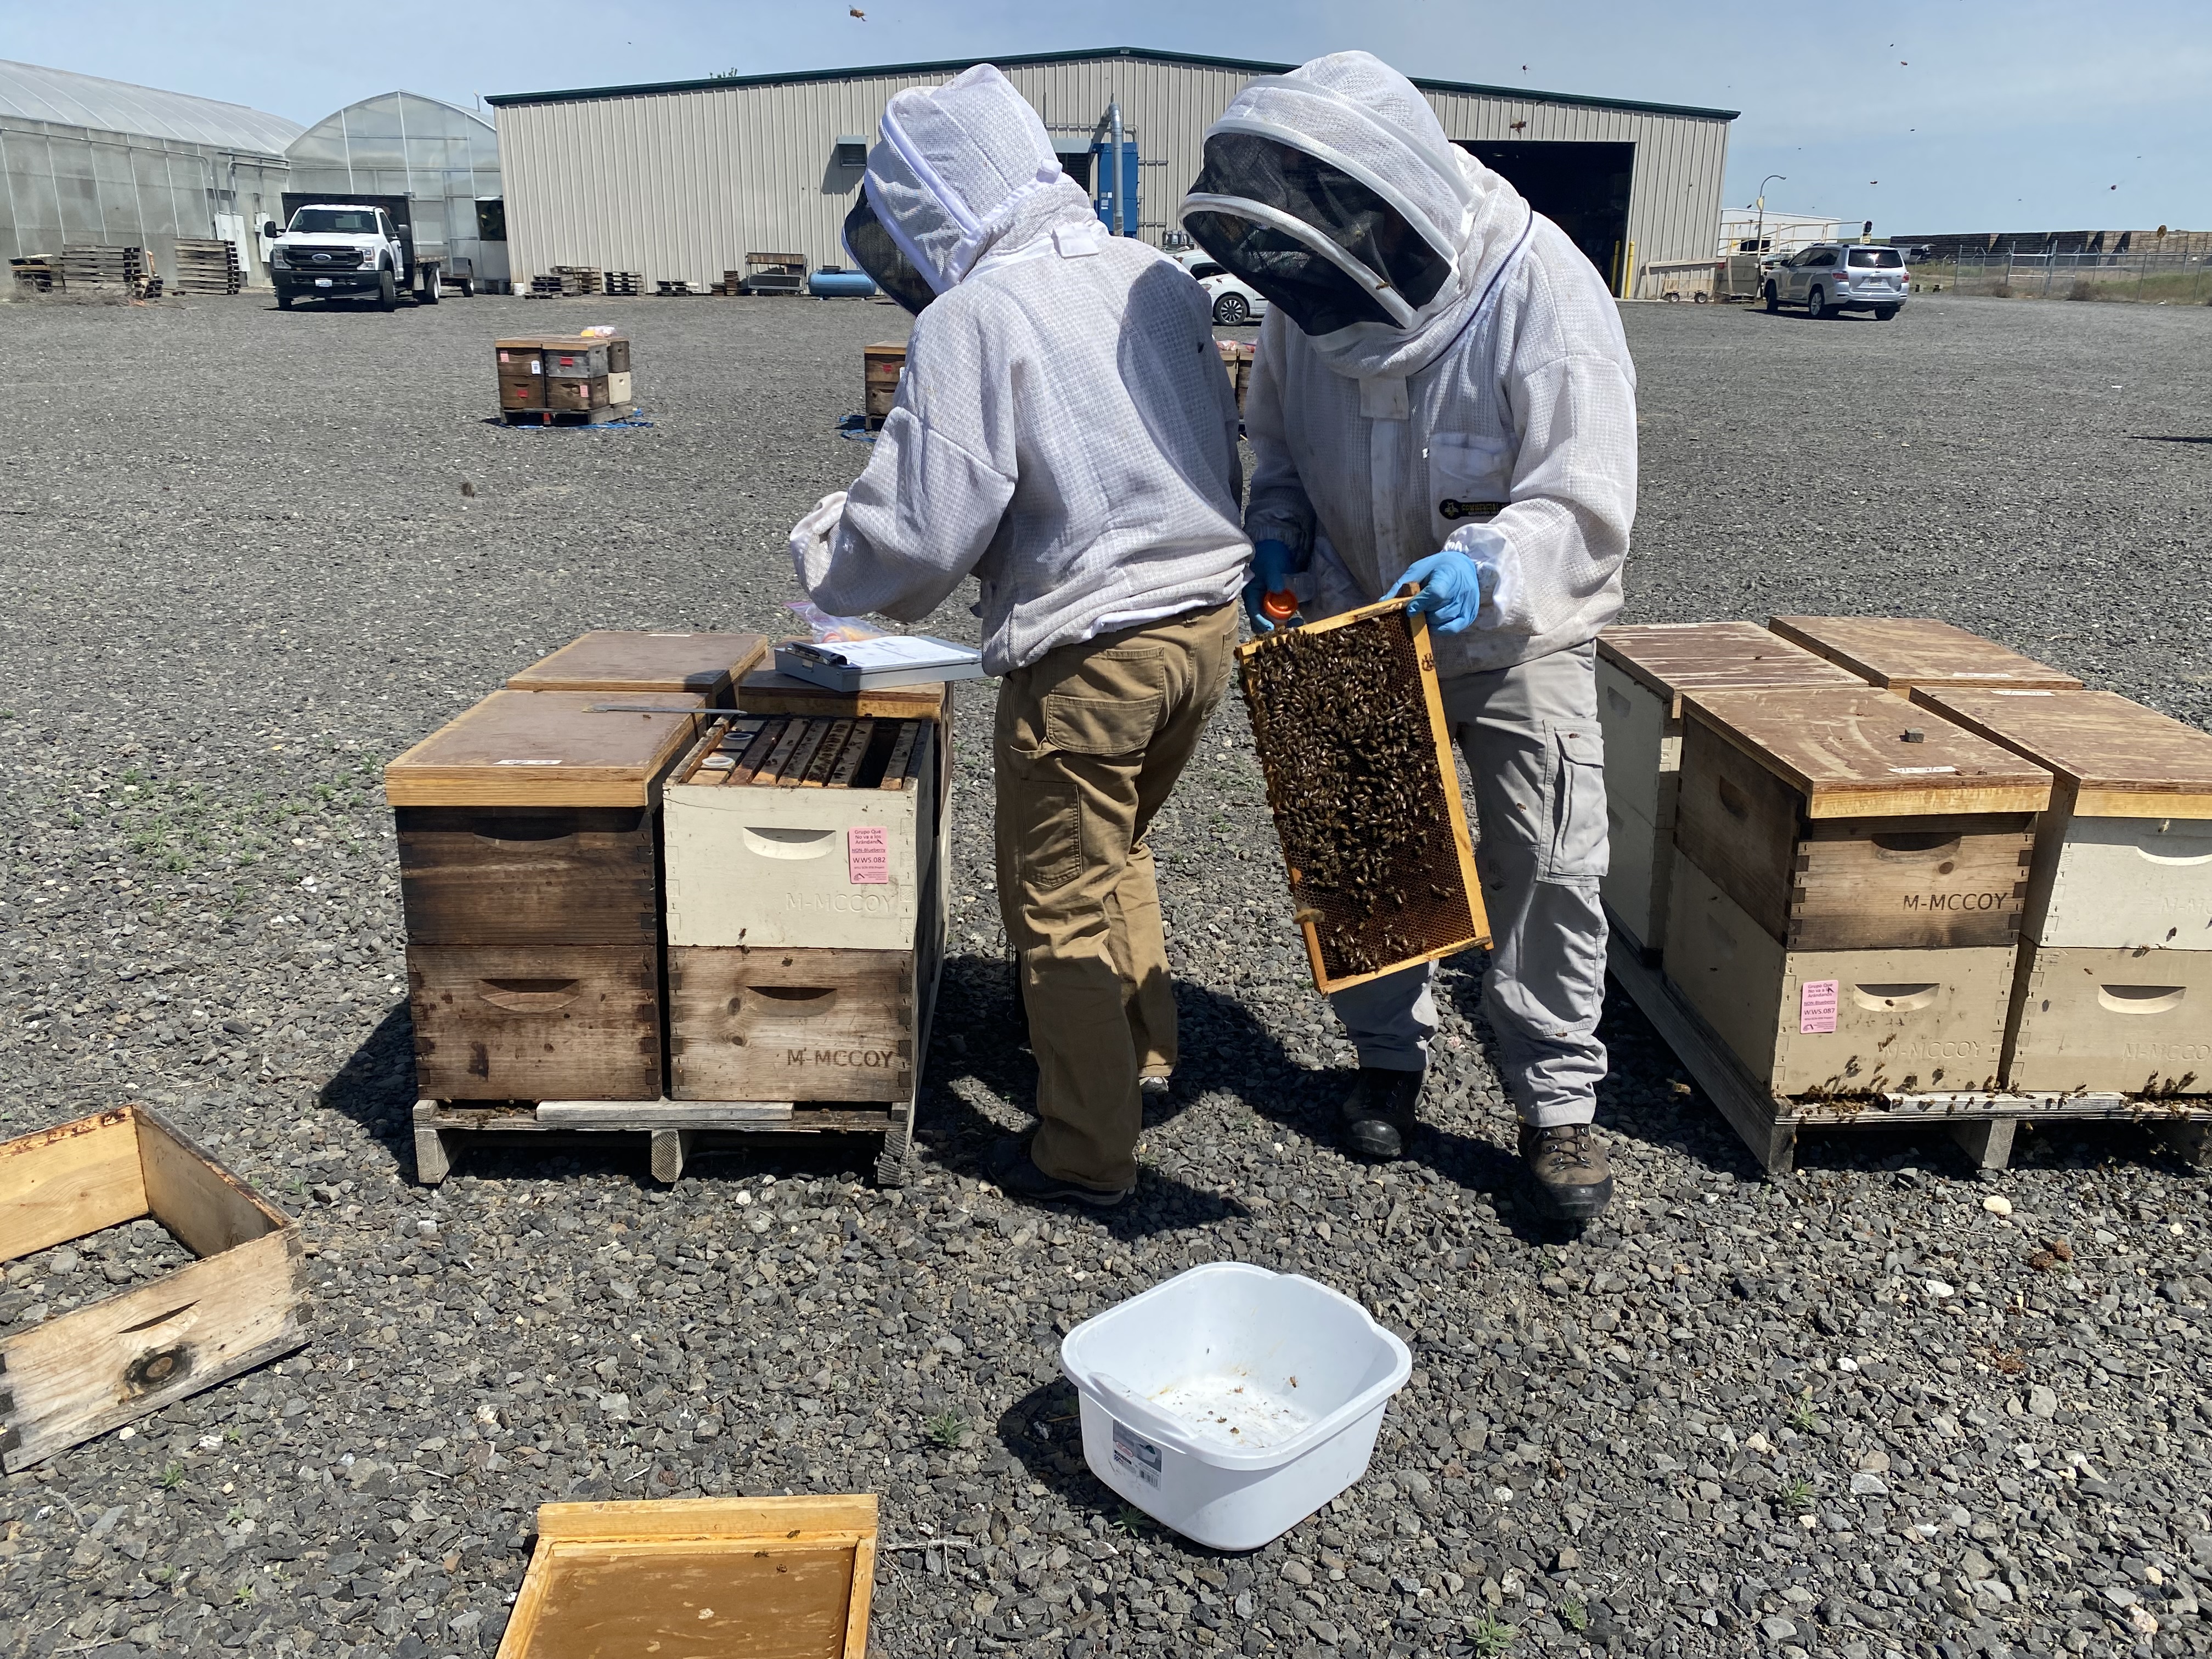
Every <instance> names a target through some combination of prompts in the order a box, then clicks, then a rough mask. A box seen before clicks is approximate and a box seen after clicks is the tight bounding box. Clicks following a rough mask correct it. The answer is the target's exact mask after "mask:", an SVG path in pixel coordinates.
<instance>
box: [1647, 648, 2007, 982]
mask: <svg viewBox="0 0 2212 1659" xmlns="http://www.w3.org/2000/svg"><path fill="white" fill-rule="evenodd" d="M1682 711H1683V720H1684V725H1683V733H1682V767H1681V779H1680V793H1679V795H1678V798H1677V806H1676V814H1675V820H1674V850H1675V854H1676V865H1677V878H1678V879H1679V876H1680V865H1681V864H1682V863H1684V862H1687V863H1691V864H1694V865H1696V866H1698V867H1699V868H1700V869H1701V870H1703V871H1704V872H1705V874H1706V875H1707V876H1709V877H1710V878H1711V879H1712V881H1713V883H1714V884H1716V885H1717V887H1718V888H1719V889H1720V890H1721V891H1723V893H1725V894H1727V895H1728V896H1729V898H1731V899H1733V900H1734V901H1735V902H1736V903H1737V904H1738V905H1740V906H1741V907H1742V908H1743V909H1744V911H1745V912H1746V913H1747V915H1750V917H1751V918H1752V920H1753V921H1754V922H1756V923H1757V924H1758V925H1759V927H1761V928H1763V929H1765V932H1766V933H1769V934H1770V935H1771V936H1772V937H1773V939H1775V940H1776V941H1777V942H1778V943H1779V944H1782V945H1786V946H1788V947H1789V948H1790V950H1793V951H1851V950H1931V949H1966V948H1974V947H1987V948H1991V949H2004V950H2009V949H2010V948H2011V945H2012V944H2013V938H2014V934H2015V931H2016V930H2017V927H2018V925H2019V919H2020V915H2021V907H2022V905H2023V904H2024V903H2025V902H2026V900H2027V874H2028V863H2029V859H2030V856H2031V853H2032V849H2033V844H2034V836H2033V817H2034V814H2036V813H2037V812H2039V811H2042V810H2043V808H2044V807H2045V805H2047V804H2048V803H2049V801H2050V799H2051V774H2050V773H2049V772H2047V771H2045V769H2043V768H2042V767H2039V766H2037V765H2035V764H2034V763H2032V762H2029V761H2027V760H2024V759H2022V758H2021V757H2020V756H2018V755H2015V754H2014V753H2013V752H2012V751H2011V750H2007V749H2002V748H2000V747H1999V746H1998V745H1996V744H1993V743H1991V742H1990V741H1989V740H1988V739H1986V738H1978V737H1976V736H1975V735H1974V734H1973V733H1972V732H1967V731H1965V730H1962V729H1961V728H1960V727H1959V726H1954V725H1952V724H1951V723H1950V722H1949V721H1948V720H1944V719H1943V718H1942V716H1941V715H1938V714H1933V713H1931V712H1929V711H1928V710H1925V709H1923V708H1917V707H1916V706H1914V705H1913V704H1911V703H1909V702H1906V701H1905V699H1904V698H1902V697H1898V696H1892V695H1890V694H1889V693H1887V692H1884V691H1877V690H1874V689H1873V688H1872V687H1869V686H1864V685H1860V686H1777V687H1768V688H1764V689H1760V690H1735V691H1729V690H1720V691H1696V692H1691V693H1687V694H1686V695H1685V696H1684V697H1683V699H1682Z"/></svg>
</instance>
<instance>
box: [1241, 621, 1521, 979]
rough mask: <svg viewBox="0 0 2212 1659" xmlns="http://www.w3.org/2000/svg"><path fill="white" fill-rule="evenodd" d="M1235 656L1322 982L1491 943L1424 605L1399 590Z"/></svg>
mask: <svg viewBox="0 0 2212 1659" xmlns="http://www.w3.org/2000/svg"><path fill="white" fill-rule="evenodd" d="M1237 658H1238V659H1239V661H1240V662H1241V664H1242V665H1243V675H1242V677H1241V678H1242V682H1243V691H1244V704H1245V708H1247V710H1248V711H1249V713H1250V714H1251V717H1252V733H1253V738H1254V742H1255V745H1256V747H1257V749H1258V750H1259V756H1260V764H1261V769H1262V770H1263V772H1264V774H1265V775H1266V778H1267V804H1268V805H1269V807H1270V808H1272V809H1273V813H1274V818H1275V829H1276V833H1277V834H1278V836H1279V837H1280V838H1281V841H1282V845H1283V859H1284V862H1285V866H1287V869H1288V872H1289V877H1290V884H1291V898H1292V900H1293V901H1294V902H1295V903H1296V905H1297V921H1298V927H1299V928H1300V930H1301V932H1303V933H1304V936H1305V942H1306V956H1307V959H1308V961H1309V962H1310V964H1311V966H1312V969H1313V975H1314V983H1315V984H1316V986H1318V987H1320V988H1321V989H1322V991H1324V992H1328V991H1336V990H1341V989H1343V988H1344V987H1346V986H1350V985H1358V984H1361V983H1364V981H1368V980H1370V979H1374V978H1376V977H1378V976H1380V975H1383V974H1388V973H1395V971H1397V970H1398V969H1401V968H1407V967H1411V966H1413V965H1414V964H1415V963H1423V962H1430V961H1433V960H1435V959H1436V958H1437V957H1446V956H1450V955H1453V954H1454V953H1455V952H1457V951H1464V950H1467V949H1468V948H1469V947H1471V946H1474V945H1483V944H1487V943H1488V942H1489V937H1490V922H1489V918H1488V917H1487V916H1486V915H1485V913H1484V910H1483V906H1482V889H1481V885H1480V882H1479V881H1478V880H1477V879H1476V877H1475V872H1474V846H1473V842H1472V840H1471V838H1470V837H1469V836H1468V826H1467V811H1466V808H1465V807H1464V806H1463V805H1462V803H1461V800H1460V793H1459V774H1458V771H1457V769H1455V766H1454V765H1453V760H1452V747H1451V730H1450V727H1449V726H1448V725H1447V723H1446V722H1445V720H1444V712H1443V696H1442V695H1441V693H1440V692H1439V690H1438V689H1437V668H1436V653H1434V651H1433V650H1431V647H1430V644H1429V634H1428V624H1427V620H1426V618H1425V617H1421V616H1418V615H1416V614H1414V613H1413V612H1411V611H1408V610H1407V608H1406V601H1404V600H1402V599H1395V600H1389V601H1385V602H1384V603H1383V604H1381V605H1369V606H1366V607H1364V609H1361V610H1358V611H1348V612H1346V614H1345V615H1343V616H1341V617H1332V618H1330V619H1329V620H1328V621H1326V622H1319V623H1311V624H1310V625H1309V626H1307V627H1304V628H1296V629H1284V630H1281V631H1279V632H1277V633H1274V634H1271V635H1266V636H1265V637H1263V638H1261V639H1258V640H1255V641H1252V642H1251V643H1250V644H1249V645H1244V646H1240V647H1238V648H1237ZM1439 831H1442V832H1443V833H1439Z"/></svg>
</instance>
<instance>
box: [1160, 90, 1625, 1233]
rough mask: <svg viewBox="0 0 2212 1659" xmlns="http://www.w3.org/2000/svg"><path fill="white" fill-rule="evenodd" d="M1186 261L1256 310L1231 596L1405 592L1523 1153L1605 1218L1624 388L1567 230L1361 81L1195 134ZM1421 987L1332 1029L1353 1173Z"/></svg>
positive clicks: (1374, 993) (1420, 1007)
mask: <svg viewBox="0 0 2212 1659" xmlns="http://www.w3.org/2000/svg"><path fill="white" fill-rule="evenodd" d="M1182 222H1183V224H1184V225H1185V227H1186V228H1188V230H1189V231H1190V233H1191V234H1192V236H1193V237H1194V238H1195V239H1196V240H1197V241H1198V242H1199V243H1200V245H1201V246H1204V247H1205V248H1206V251H1207V252H1209V253H1211V254H1212V256H1213V257H1214V258H1216V259H1218V260H1219V261H1220V262H1221V264H1224V265H1225V266H1226V267H1227V268H1229V269H1230V270H1232V271H1235V272H1236V273H1237V275H1239V276H1243V278H1244V279H1245V280H1246V281H1247V282H1249V283H1251V284H1252V285H1253V286H1254V287H1255V288H1256V289H1259V290H1260V291H1261V293H1262V294H1264V295H1267V298H1268V299H1269V300H1270V301H1273V310H1272V311H1271V313H1269V315H1268V317H1267V321H1266V323H1265V324H1264V325H1262V327H1261V334H1260V347H1259V351H1258V355H1257V358H1256V361H1255V363H1254V366H1253V375H1252V382H1251V386H1250V389H1249V392H1248V394H1247V398H1246V404H1245V425H1246V431H1247V433H1248V435H1249V437H1250V440H1251V443H1252V448H1253V453H1254V456H1255V465H1254V471H1253V477H1252V492H1251V500H1250V502H1249V506H1248V507H1247V508H1246V511H1245V515H1244V525H1245V528H1246V530H1247V531H1248V532H1250V534H1251V536H1252V538H1253V540H1254V542H1255V544H1256V546H1255V558H1254V565H1255V574H1254V578H1253V581H1252V584H1251V586H1250V589H1249V590H1248V593H1247V605H1248V608H1251V609H1252V612H1253V616H1254V626H1255V628H1258V629H1266V628H1267V619H1266V618H1265V617H1263V616H1261V614H1260V613H1259V611H1258V610H1257V608H1256V605H1255V599H1256V596H1257V595H1258V594H1260V593H1262V592H1272V591H1276V590H1279V589H1280V588H1282V587H1284V586H1293V587H1294V588H1296V589H1298V590H1302V591H1303V592H1304V595H1305V596H1306V597H1307V599H1308V603H1307V605H1306V607H1305V608H1306V611H1307V614H1308V615H1309V616H1310V617H1317V616H1320V615H1326V614H1333V613H1334V612H1336V611H1343V610H1346V609H1349V608H1351V607H1352V606H1353V605H1362V604H1367V603H1371V602H1373V601H1375V600H1376V599H1381V598H1383V597H1384V596H1386V595H1388V594H1389V593H1392V592H1396V591H1400V590H1401V589H1402V588H1404V587H1406V586H1408V585H1418V586H1419V597H1418V598H1417V599H1415V601H1414V603H1415V605H1416V606H1417V608H1419V609H1421V610H1424V611H1428V612H1429V613H1430V617H1431V624H1432V626H1434V627H1435V628H1436V629H1437V633H1438V635H1439V637H1438V638H1437V641H1436V645H1437V671H1438V673H1439V674H1440V676H1441V677H1442V678H1443V700H1444V709H1445V713H1446V714H1447V716H1448V718H1449V720H1450V721H1451V722H1452V725H1453V726H1454V727H1455V729H1456V732H1457V735H1458V738H1459V741H1460V744H1461V745H1462V750H1464V752H1465V753H1466V756H1467V759H1468V768H1469V769H1470V770H1471V772H1472V773H1473V775H1474V791H1475V808H1476V814H1477V817H1478V818H1479V820H1480V836H1481V841H1480V848H1478V850H1477V853H1476V855H1475V856H1476V865H1477V869H1478V871H1479V872H1480V877H1481V880H1482V885H1483V893H1484V897H1485V900H1486V903H1487V905H1488V908H1489V911H1490V919H1491V924H1492V929H1493V932H1494V934H1495V939H1494V941H1493V943H1492V955H1491V960H1490V971H1489V975H1488V981H1487V983H1486V987H1485V990H1484V1000H1485V1004H1486V1007H1487V1010H1488V1012H1489V1016H1490V1021H1491V1024H1492V1029H1493V1030H1495V1031H1496V1033H1497V1037H1498V1051H1499V1059H1500V1060H1501V1069H1502V1070H1503V1072H1504V1081H1505V1083H1506V1085H1507V1087H1508V1088H1509V1089H1510V1091H1511V1094H1512V1097H1513V1100H1514V1103H1515V1105H1516V1107H1517V1108H1518V1109H1519V1112H1520V1115H1521V1121H1522V1128H1521V1153H1522V1158H1523V1159H1524V1161H1525V1162H1526V1164H1528V1170H1529V1171H1530V1173H1531V1175H1532V1176H1534V1180H1535V1182H1536V1184H1537V1188H1538V1190H1539V1192H1540V1194H1541V1196H1542V1197H1543V1198H1544V1199H1545V1200H1547V1202H1548V1203H1549V1205H1550V1206H1551V1207H1552V1208H1553V1211H1554V1212H1555V1213H1558V1214H1560V1215H1564V1216H1567V1217H1584V1216H1589V1215H1594V1214H1595V1213H1597V1212H1599V1211H1600V1210H1601V1209H1603V1208H1604V1207H1605V1205H1606V1204H1607V1201H1608V1200H1610V1198H1611V1196H1612V1192H1613V1182H1612V1175H1611V1171H1610V1170H1609V1168H1608V1166H1607V1159H1606V1156H1605V1153H1604V1151H1603V1149H1602V1147H1601V1146H1600V1145H1599V1143H1598V1142H1597V1140H1596V1139H1595V1136H1594V1134H1593V1133H1592V1131H1591V1128H1590V1124H1591V1120H1592V1117H1593V1115H1594V1112H1595V1089H1596V1085H1597V1083H1598V1080H1599V1079H1601V1078H1602V1077H1603V1076H1604V1075H1605V1067H1606V1057H1605V1049H1604V1046H1603V1045H1602V1044H1601V1043H1600V1042H1599V1041H1598V1040H1597V1036H1596V1028H1597V1023H1598V1014H1599V1011H1600V1008H1601V1004H1602V1002H1603V998H1604V987H1605V940H1606V925H1605V915H1604V912H1603V910H1602V908H1601V906H1600V904H1599V901H1598V878H1600V877H1601V875H1602V874H1603V873H1604V872H1605V868H1606V827H1605V781H1604V772H1603V769H1602V761H1603V754H1602V750H1601V743H1600V738H1599V734H1598V723H1597V692H1596V682H1595V655H1594V653H1595V646H1594V644H1593V641H1595V637H1596V635H1597V632H1598V630H1599V629H1601V628H1603V627H1604V626H1605V625H1606V623H1608V622H1610V621H1611V620H1612V618H1613V615H1614V613H1615V612H1616V611H1619V610H1620V568H1621V562H1622V560H1623V558H1624V557H1625V556H1626V553H1627V551H1628V532H1629V524H1630V520H1632V517H1633V516H1634V513H1635V507H1636V397H1635V394H1636V371H1635V368H1634V366H1633V365H1632V363H1631V362H1630V361H1629V356H1628V349H1627V346H1626V342H1625V341H1624V340H1623V338H1622V337H1621V331H1620V319H1619V317H1618V316H1617V314H1616V313H1615V311H1614V308H1613V301H1612V299H1611V297H1610V296H1609V295H1607V292H1606V288H1605V284H1604V283H1602V282H1601V280H1600V279H1599V277H1598V274H1597V272H1596V271H1595V270H1593V269H1592V268H1591V266H1590V264H1589V260H1588V259H1586V258H1583V255H1582V253H1581V252H1580V251H1579V250H1578V249H1577V248H1576V246H1575V245H1574V244H1573V243H1572V242H1571V241H1569V240H1567V237H1566V235H1565V233H1564V232H1562V231H1561V230H1560V229H1559V227H1558V226H1556V225H1554V224H1553V223H1552V222H1551V221H1549V220H1548V219H1546V218H1544V217H1543V216H1541V215H1539V214H1536V213H1534V212H1532V211H1531V210H1530V209H1529V206H1528V203H1527V202H1526V201H1524V200H1522V197H1521V196H1520V195H1519V194H1518V193H1517V192H1516V191H1515V190H1514V189H1513V187H1512V186H1511V185H1509V184H1507V183H1506V182H1505V180H1504V179H1501V178H1499V177H1498V175H1497V174H1496V173H1492V172H1491V171H1490V170H1489V169H1488V168H1486V167H1483V166H1482V165H1481V164H1480V162H1478V161H1475V159H1474V157H1473V156H1472V155H1468V154H1467V153H1466V152H1465V151H1463V150H1462V149H1458V148H1457V147H1455V145H1453V144H1452V143H1449V141H1448V140H1447V139H1446V138H1445V137H1444V134H1443V128H1442V126H1440V125H1438V123H1437V118H1436V116H1435V114H1434V113H1433V112H1431V109H1430V107H1429V105H1428V102H1427V100H1425V99H1424V98H1423V97H1422V96H1421V94H1420V93H1419V91H1417V90H1416V89H1415V88H1414V87H1413V83H1412V82H1409V81H1407V79H1406V78H1405V77H1404V76H1401V75H1400V74H1399V73H1398V72H1397V71H1396V70H1393V69H1391V68H1390V67H1389V66H1388V65H1387V64H1383V63H1382V62H1381V61H1380V60H1378V59H1376V58H1372V57H1370V56H1369V55H1368V54H1367V53H1365V52H1336V53H1333V54H1331V55H1330V56H1328V57H1326V58H1316V59H1315V60H1314V61H1313V62H1311V63H1310V64H1305V65H1304V67H1302V68H1300V69H1298V70H1294V71H1293V72H1292V73H1291V74H1289V75H1285V76H1268V77H1267V78H1265V79H1263V80H1258V81H1255V82H1252V83H1251V84H1250V85H1249V86H1248V87H1246V88H1244V89H1243V91H1242V92H1240V93H1239V94H1237V98H1236V100H1234V101H1233V102H1232V103H1231V105H1230V106H1229V109H1228V111H1227V112H1226V113H1225V114H1224V115H1223V116H1222V118H1221V119H1220V120H1218V121H1217V122H1216V123H1214V125H1213V126H1212V128H1211V129H1210V130H1209V131H1208V132H1207V135H1206V167H1205V171H1204V173H1201V174H1200V178H1199V179H1198V182H1197V183H1196V184H1195V185H1193V186H1192V189H1191V192H1190V194H1189V196H1188V197H1187V198H1186V199H1185V201H1184V203H1183V204H1182ZM1333 1003H1334V1007H1335V1010H1336V1012H1337V1015H1338V1018H1340V1019H1341V1020H1342V1021H1343V1022H1344V1024H1345V1025H1346V1028H1347V1030H1349V1031H1350V1033H1351V1035H1352V1040H1353V1042H1354V1043H1355V1044H1356V1045H1357V1047H1358V1055H1359V1066H1360V1070H1359V1075H1358V1080H1357V1082H1356V1083H1355V1084H1354V1085H1353V1087H1352V1091H1351V1092H1350V1095H1349V1097H1348V1098H1347V1099H1346V1103H1345V1108H1344V1115H1345V1119H1346V1138H1347V1142H1348V1144H1349V1145H1350V1146H1351V1147H1352V1149H1353V1150H1354V1151H1356V1152H1360V1153H1362V1154H1364V1155H1366V1156H1369V1157H1374V1158H1395V1157H1398V1156H1400V1155H1401V1153H1402V1152H1403V1151H1404V1148H1405V1143H1406V1139H1407V1136H1408V1135H1409V1134H1410V1133H1411V1132H1412V1128H1413V1114H1414V1106H1415V1103H1416V1101H1417V1100H1418V1098H1419V1095H1420V1091H1421V1083H1422V1078H1423V1075H1424V1071H1425V1066H1427V1063H1428V1060H1429V1048H1430V1042H1431V1037H1432V1036H1434V1034H1435V1031H1436V1028H1437V1012H1436V1004H1435V1001H1434V999H1433V996H1432V994H1431V970H1430V969H1428V968H1426V967H1423V968H1419V969H1408V970H1407V971H1405V972H1402V973H1399V974H1395V975H1389V976H1388V977H1386V978H1383V979H1380V980H1374V981H1369V982H1368V983H1366V984H1364V985H1361V986H1358V987H1353V988H1352V989H1351V990H1348V991H1343V992H1339V993H1338V994H1336V995H1335V997H1334V999H1333Z"/></svg>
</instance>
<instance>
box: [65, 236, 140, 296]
mask: <svg viewBox="0 0 2212 1659" xmlns="http://www.w3.org/2000/svg"><path fill="white" fill-rule="evenodd" d="M62 271H63V275H64V277H65V279H66V283H65V285H66V286H67V287H68V288H69V289H71V290H72V291H76V290H87V291H90V290H97V289H124V290H125V291H127V292H129V293H131V294H137V292H138V291H139V290H140V289H143V288H144V287H145V285H146V278H147V276H148V274H149V273H148V270H147V264H146V251H145V249H143V248H137V247H92V246H77V247H65V248H64V249H63V250H62Z"/></svg>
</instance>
